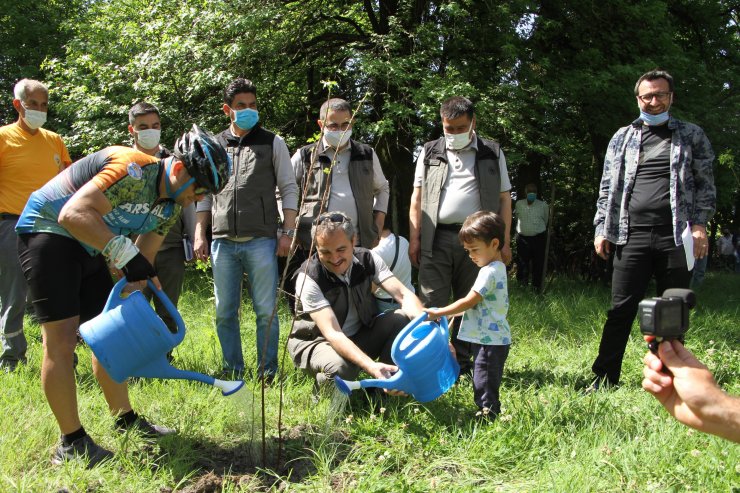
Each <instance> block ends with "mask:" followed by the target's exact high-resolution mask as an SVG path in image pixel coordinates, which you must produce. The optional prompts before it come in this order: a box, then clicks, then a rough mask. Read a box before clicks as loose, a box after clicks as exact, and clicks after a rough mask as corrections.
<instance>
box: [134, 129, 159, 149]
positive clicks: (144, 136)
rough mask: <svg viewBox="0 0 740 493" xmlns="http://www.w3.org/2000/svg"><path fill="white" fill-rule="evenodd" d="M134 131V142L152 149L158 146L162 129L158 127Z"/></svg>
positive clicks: (144, 147)
mask: <svg viewBox="0 0 740 493" xmlns="http://www.w3.org/2000/svg"><path fill="white" fill-rule="evenodd" d="M134 132H135V133H136V142H137V143H138V144H139V147H141V148H143V149H154V148H155V147H157V146H159V138H160V136H161V134H162V131H161V130H160V129H158V128H148V129H146V130H134Z"/></svg>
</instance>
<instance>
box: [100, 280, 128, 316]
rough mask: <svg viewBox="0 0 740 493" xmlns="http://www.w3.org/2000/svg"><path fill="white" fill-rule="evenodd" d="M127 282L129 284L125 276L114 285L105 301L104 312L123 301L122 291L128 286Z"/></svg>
mask: <svg viewBox="0 0 740 493" xmlns="http://www.w3.org/2000/svg"><path fill="white" fill-rule="evenodd" d="M126 284H128V281H127V280H126V278H125V277H123V278H121V280H120V281H118V282H117V283H116V285H115V286H113V289H112V290H111V292H110V294H109V295H108V301H106V302H105V308H103V312H107V311H108V310H112V309H113V308H115V307H117V306H118V305H119V304H120V303H121V291H123V288H125V287H126Z"/></svg>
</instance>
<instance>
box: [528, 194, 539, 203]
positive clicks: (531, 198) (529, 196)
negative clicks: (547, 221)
mask: <svg viewBox="0 0 740 493" xmlns="http://www.w3.org/2000/svg"><path fill="white" fill-rule="evenodd" d="M535 200H537V194H536V193H528V194H527V202H534V201H535Z"/></svg>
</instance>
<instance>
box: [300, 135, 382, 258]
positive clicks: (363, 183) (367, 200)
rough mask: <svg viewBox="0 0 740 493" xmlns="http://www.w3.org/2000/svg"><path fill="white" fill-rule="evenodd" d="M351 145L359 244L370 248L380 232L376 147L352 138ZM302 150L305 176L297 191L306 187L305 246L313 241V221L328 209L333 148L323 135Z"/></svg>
mask: <svg viewBox="0 0 740 493" xmlns="http://www.w3.org/2000/svg"><path fill="white" fill-rule="evenodd" d="M317 146H318V148H317ZM349 146H350V157H349V166H348V168H349V185H350V188H351V189H352V196H353V197H354V199H355V204H356V205H357V222H358V224H355V228H356V230H357V231H358V233H359V235H360V245H362V246H363V247H365V248H371V247H372V244H373V242H374V241H375V239H376V238H377V237H378V233H379V231H378V228H377V226H376V225H375V221H374V220H373V202H374V195H373V183H374V179H373V178H374V172H373V148H372V147H370V146H369V145H366V144H363V143H361V142H357V141H356V140H352V139H350V141H349ZM299 152H300V153H301V161H302V162H303V176H302V178H301V182H300V184H299V189H298V193H299V194H303V192H304V190H305V193H306V195H305V197H303V204H302V205H301V211H300V222H299V226H298V239H299V240H300V241H301V244H302V245H303V246H304V247H305V248H308V246H309V245H310V244H311V224H312V222H313V220H314V219H315V218H316V217H318V216H319V214H321V213H322V212H327V210H326V208H327V207H328V206H329V203H328V198H327V203H326V204H324V208H323V209H322V208H321V199H322V197H323V196H324V191H325V190H326V187H327V186H328V185H329V184H330V183H331V173H330V171H329V170H331V162H332V158H333V157H334V149H332V148H327V147H325V146H324V141H323V139H322V140H321V141H319V143H318V144H316V143H314V144H309V145H307V146H304V147H302V148H301V150H300V151H299ZM314 154H315V156H314ZM312 161H313V165H312ZM306 180H308V189H306ZM299 203H300V200H299Z"/></svg>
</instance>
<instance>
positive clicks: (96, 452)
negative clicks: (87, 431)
mask: <svg viewBox="0 0 740 493" xmlns="http://www.w3.org/2000/svg"><path fill="white" fill-rule="evenodd" d="M112 457H113V452H111V451H110V450H107V449H104V448H103V447H101V446H100V445H98V444H97V443H95V442H94V441H93V439H92V438H90V436H88V435H85V436H84V437H82V438H78V439H77V440H75V441H74V442H72V443H71V444H69V445H64V443H60V444H59V446H58V447H57V448H56V450H54V453H53V454H52V456H51V463H52V464H54V465H55V466H58V465H61V464H63V463H64V462H67V461H70V460H80V459H82V460H85V461H87V466H86V467H87V468H88V469H90V468H92V467H95V466H96V465H97V464H100V463H101V462H103V461H105V460H108V459H110V458H112Z"/></svg>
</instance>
